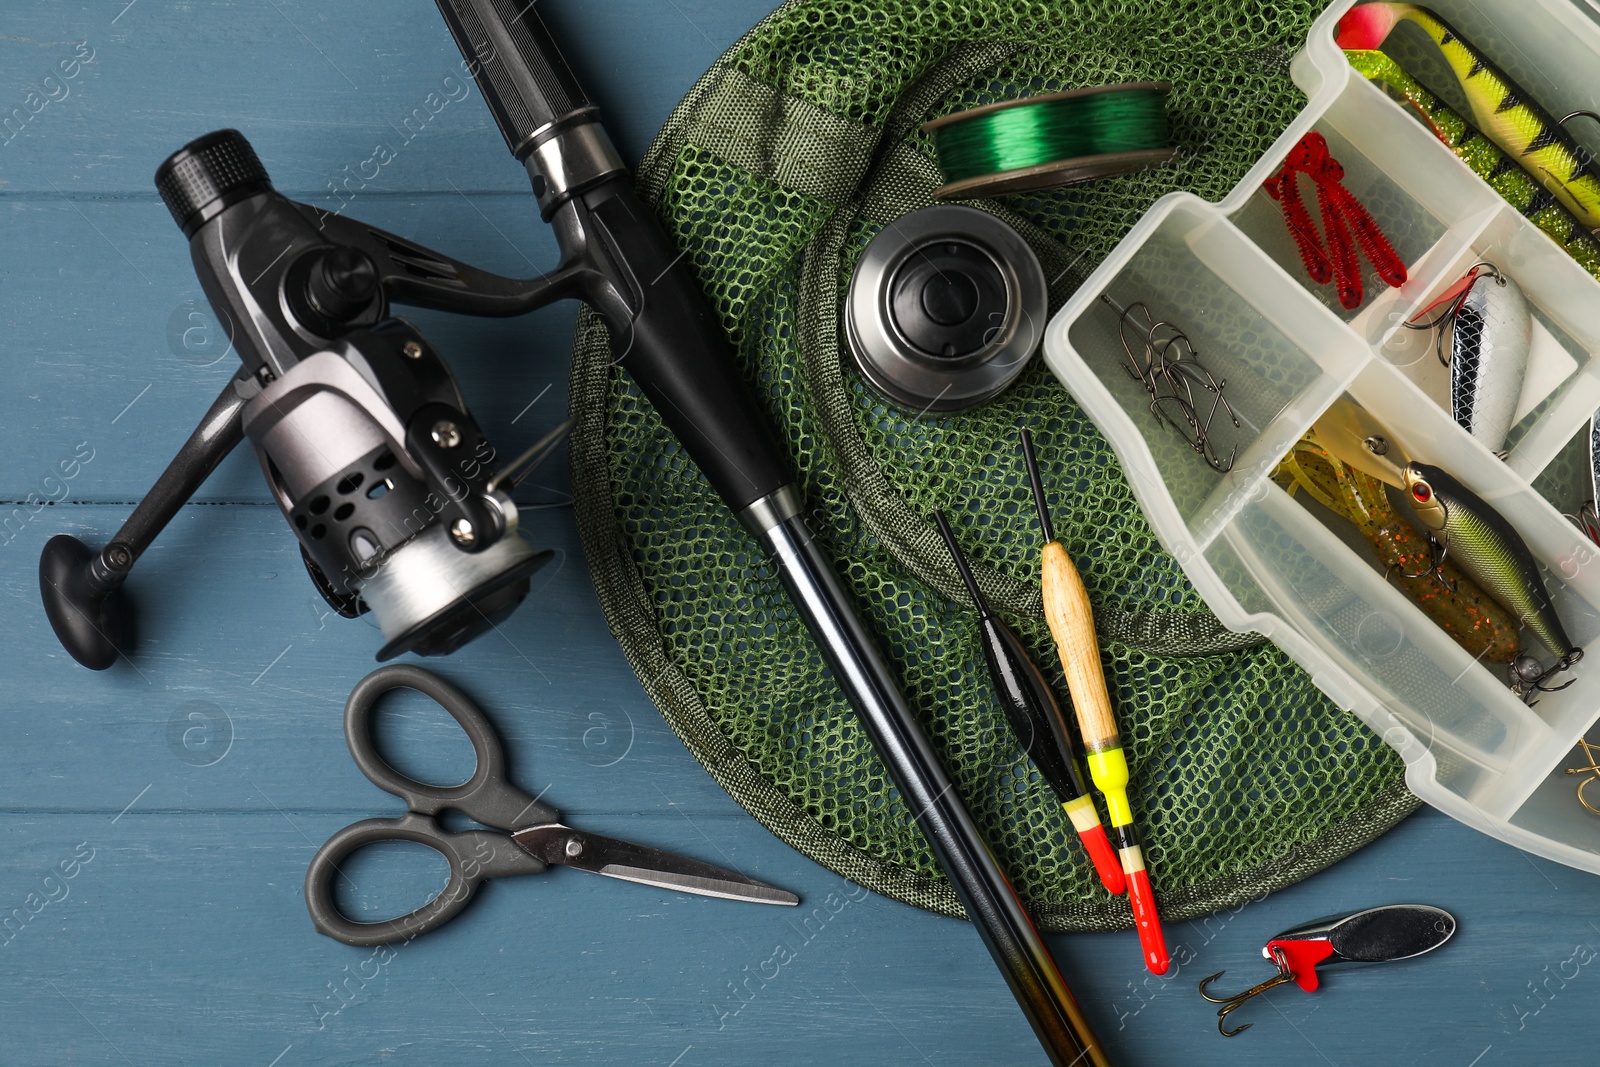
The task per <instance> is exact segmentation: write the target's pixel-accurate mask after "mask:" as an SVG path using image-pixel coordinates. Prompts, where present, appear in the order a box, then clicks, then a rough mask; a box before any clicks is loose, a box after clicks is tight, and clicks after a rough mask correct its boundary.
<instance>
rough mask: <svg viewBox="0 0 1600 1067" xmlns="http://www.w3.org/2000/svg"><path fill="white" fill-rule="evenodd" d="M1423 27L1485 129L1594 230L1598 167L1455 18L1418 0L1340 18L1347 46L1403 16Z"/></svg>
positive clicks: (1368, 41)
mask: <svg viewBox="0 0 1600 1067" xmlns="http://www.w3.org/2000/svg"><path fill="white" fill-rule="evenodd" d="M1402 21H1404V22H1412V23H1415V24H1416V25H1417V26H1419V27H1421V28H1422V30H1423V32H1425V33H1426V34H1427V35H1428V36H1429V38H1431V39H1432V40H1433V43H1434V44H1436V45H1438V46H1439V50H1440V51H1441V52H1442V53H1443V54H1444V58H1445V61H1446V62H1448V63H1449V64H1450V69H1451V70H1452V71H1454V72H1455V76H1456V80H1457V81H1458V82H1460V84H1461V88H1462V90H1463V91H1464V92H1465V93H1466V95H1467V101H1468V103H1470V104H1471V106H1472V116H1473V120H1474V122H1475V124H1476V125H1477V127H1478V128H1479V129H1480V130H1482V131H1483V133H1484V135H1485V136H1487V137H1488V138H1489V139H1490V140H1492V141H1493V142H1494V143H1495V144H1497V145H1499V146H1500V147H1501V148H1502V149H1504V150H1505V152H1506V153H1507V154H1508V155H1510V156H1511V157H1512V158H1513V159H1515V160H1517V161H1518V162H1519V163H1520V164H1521V165H1522V166H1523V167H1524V168H1525V169H1526V170H1527V171H1528V172H1529V173H1531V174H1532V175H1534V177H1536V178H1538V179H1539V181H1540V183H1541V184H1543V185H1544V187H1545V188H1546V189H1548V190H1549V191H1550V192H1551V193H1552V194H1553V195H1554V196H1555V197H1556V198H1557V199H1558V200H1559V201H1560V202H1561V204H1562V205H1563V206H1565V207H1566V208H1567V210H1569V211H1571V212H1572V213H1573V214H1574V215H1576V216H1577V217H1578V221H1580V222H1581V223H1583V225H1584V226H1585V227H1587V228H1588V229H1591V230H1593V229H1597V228H1600V171H1597V170H1596V169H1595V167H1594V166H1593V165H1592V164H1591V162H1590V159H1589V156H1588V154H1587V153H1586V152H1584V150H1583V149H1582V148H1581V147H1579V146H1578V144H1577V142H1576V141H1574V140H1573V139H1572V138H1571V137H1569V136H1568V135H1567V133H1566V131H1565V130H1563V129H1562V127H1561V124H1560V123H1559V122H1557V121H1556V120H1555V119H1554V118H1553V117H1552V116H1551V115H1550V113H1549V112H1547V111H1545V110H1544V108H1542V107H1540V106H1539V105H1538V103H1537V102H1535V101H1534V100H1533V99H1532V98H1530V97H1529V96H1528V94H1527V93H1525V92H1524V91H1523V90H1522V89H1520V88H1519V87H1518V86H1517V84H1516V83H1515V82H1513V81H1512V80H1511V79H1510V78H1509V77H1507V76H1506V74H1505V73H1504V72H1503V71H1502V70H1500V68H1499V67H1497V66H1495V65H1494V64H1493V63H1492V62H1490V61H1489V59H1488V57H1487V56H1485V55H1484V54H1483V53H1482V52H1480V51H1478V50H1477V49H1476V48H1474V47H1473V46H1472V45H1471V44H1469V43H1467V42H1466V41H1464V40H1462V38H1461V35H1460V34H1458V33H1456V32H1455V30H1453V29H1451V28H1450V24H1449V23H1447V22H1445V21H1444V20H1443V19H1441V18H1440V17H1439V16H1438V15H1435V14H1434V13H1433V12H1432V11H1429V10H1428V9H1427V8H1425V7H1419V6H1417V5H1416V4H1386V3H1378V4H1361V5H1360V6H1358V7H1354V8H1351V9H1350V12H1349V13H1348V14H1346V15H1345V17H1344V18H1342V19H1340V20H1339V29H1338V31H1337V37H1338V42H1339V47H1340V48H1344V49H1376V48H1378V47H1379V46H1380V45H1382V44H1383V42H1384V40H1385V39H1386V38H1387V37H1388V36H1389V33H1390V31H1391V30H1393V29H1394V27H1395V26H1396V25H1398V24H1399V23H1400V22H1402Z"/></svg>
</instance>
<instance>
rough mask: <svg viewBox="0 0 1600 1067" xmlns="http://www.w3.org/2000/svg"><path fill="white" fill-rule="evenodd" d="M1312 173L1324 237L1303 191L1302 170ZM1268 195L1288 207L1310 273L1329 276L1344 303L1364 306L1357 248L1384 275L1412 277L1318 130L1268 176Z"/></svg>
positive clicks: (1391, 280)
mask: <svg viewBox="0 0 1600 1067" xmlns="http://www.w3.org/2000/svg"><path fill="white" fill-rule="evenodd" d="M1301 174H1304V175H1306V176H1307V177H1309V178H1310V179H1311V180H1312V182H1313V183H1315V185H1316V187H1317V209H1318V211H1319V212H1320V213H1321V215H1322V230H1323V233H1324V234H1326V238H1325V240H1326V245H1327V247H1326V249H1324V247H1323V245H1324V237H1323V236H1321V235H1319V234H1318V232H1317V227H1316V224H1315V223H1313V222H1312V221H1311V213H1310V212H1309V211H1307V210H1306V205H1305V201H1304V200H1302V199H1301V196H1300V183H1299V176H1300V175H1301ZM1266 190H1267V195H1268V196H1270V197H1272V199H1274V200H1276V201H1277V202H1278V205H1279V206H1280V207H1282V208H1283V219H1284V222H1286V223H1287V224H1288V226H1289V233H1290V235H1291V236H1292V237H1293V238H1294V242H1295V245H1296V247H1298V248H1299V250H1300V261H1301V262H1302V263H1304V264H1305V267H1306V273H1307V274H1309V275H1311V280H1312V281H1314V282H1316V283H1317V284H1318V285H1322V284H1325V283H1327V282H1329V281H1332V282H1333V283H1334V289H1335V291H1336V292H1337V293H1338V294H1339V303H1340V304H1342V305H1343V306H1344V307H1345V308H1346V309H1348V310H1351V311H1354V310H1355V309H1356V308H1358V307H1360V306H1361V301H1362V299H1363V298H1364V296H1365V291H1364V289H1363V287H1362V284H1361V264H1360V260H1359V258H1358V257H1357V249H1358V248H1359V250H1360V253H1361V254H1362V255H1364V256H1366V257H1367V260H1368V261H1369V262H1370V263H1371V264H1372V266H1373V269H1374V270H1376V271H1377V272H1378V277H1380V278H1382V279H1383V280H1384V281H1385V282H1387V283H1388V284H1389V285H1392V286H1401V285H1404V284H1405V282H1406V265H1405V264H1404V263H1403V262H1401V260H1400V257H1399V256H1398V255H1396V254H1395V250H1394V246H1392V245H1391V244H1389V239H1388V238H1387V237H1385V236H1384V235H1383V231H1382V230H1381V229H1379V228H1378V224H1377V222H1376V221H1374V220H1373V218H1372V215H1371V214H1370V213H1369V212H1368V211H1367V209H1366V208H1365V207H1363V206H1362V204H1361V201H1359V200H1357V199H1356V197H1355V194H1354V193H1352V192H1351V191H1350V190H1349V189H1346V188H1345V187H1344V168H1343V167H1342V166H1340V165H1339V161H1338V160H1337V159H1334V158H1333V157H1332V156H1331V155H1329V154H1328V141H1327V139H1326V138H1324V137H1323V136H1322V134H1320V133H1318V132H1317V131H1315V130H1312V131H1311V132H1310V133H1308V134H1306V135H1305V136H1304V137H1302V138H1300V143H1299V144H1297V145H1295V146H1294V148H1293V149H1292V150H1291V151H1290V152H1289V155H1288V158H1286V159H1285V160H1284V161H1283V166H1282V168H1280V169H1279V171H1278V172H1277V173H1276V174H1274V175H1273V176H1272V177H1270V178H1268V179H1267V181H1266Z"/></svg>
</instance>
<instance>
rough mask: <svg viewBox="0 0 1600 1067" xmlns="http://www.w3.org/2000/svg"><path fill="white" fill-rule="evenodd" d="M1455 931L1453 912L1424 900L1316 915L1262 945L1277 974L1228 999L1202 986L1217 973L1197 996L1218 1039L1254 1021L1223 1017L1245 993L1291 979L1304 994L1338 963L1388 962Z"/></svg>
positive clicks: (1426, 947) (1430, 945)
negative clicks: (1210, 1009)
mask: <svg viewBox="0 0 1600 1067" xmlns="http://www.w3.org/2000/svg"><path fill="white" fill-rule="evenodd" d="M1455 932H1456V920H1455V916H1453V915H1451V914H1450V913H1449V912H1447V911H1444V910H1443V909H1440V908H1435V907H1432V906H1431V905H1427V904H1386V905H1384V906H1382V907H1378V908H1367V909H1366V910H1365V911H1358V912H1355V913H1354V914H1350V915H1338V916H1333V917H1330V918H1326V919H1318V920H1316V921H1314V922H1309V923H1307V924H1305V925H1304V926H1297V927H1295V928H1294V929H1292V930H1285V931H1284V932H1283V933H1281V934H1279V935H1278V936H1277V937H1274V938H1273V939H1272V940H1270V941H1268V942H1267V943H1266V946H1265V947H1263V948H1262V950H1261V955H1262V956H1264V957H1266V958H1267V959H1268V960H1269V961H1271V962H1272V963H1273V964H1274V965H1276V966H1277V968H1278V973H1277V974H1276V975H1274V976H1273V977H1271V978H1268V979H1267V980H1266V981H1265V982H1262V983H1261V984H1260V985H1256V986H1252V987H1251V988H1250V989H1247V990H1245V991H1244V992H1243V993H1240V994H1238V995H1237V996H1232V997H1214V996H1212V995H1211V994H1209V993H1207V992H1206V987H1207V986H1209V985H1210V984H1211V983H1212V982H1215V981H1216V980H1217V979H1218V978H1221V977H1222V976H1223V975H1224V974H1226V973H1227V972H1226V971H1218V972H1217V973H1216V974H1213V975H1211V976H1210V977H1208V978H1204V979H1202V980H1201V982H1200V995H1201V996H1202V997H1205V998H1206V999H1207V1000H1209V1001H1210V1002H1211V1003H1213V1004H1221V1005H1222V1007H1221V1009H1220V1010H1218V1012H1217V1030H1218V1031H1219V1032H1220V1033H1221V1034H1222V1036H1223V1037H1234V1036H1236V1035H1238V1034H1242V1033H1244V1032H1245V1031H1246V1030H1248V1029H1250V1027H1252V1026H1254V1025H1255V1024H1254V1023H1245V1024H1244V1025H1243V1026H1236V1027H1234V1028H1233V1029H1232V1030H1230V1029H1228V1027H1227V1019H1228V1015H1229V1014H1230V1013H1231V1012H1233V1011H1235V1010H1236V1009H1237V1008H1239V1006H1240V1005H1242V1004H1244V1002H1245V1001H1247V1000H1249V999H1250V998H1251V997H1255V996H1259V995H1261V994H1262V993H1265V992H1266V991H1267V990H1269V989H1273V988H1275V987H1277V986H1280V985H1284V984H1286V983H1289V982H1293V983H1295V984H1296V985H1298V986H1299V987H1300V988H1301V989H1304V990H1305V991H1306V992H1308V993H1311V992H1315V991H1316V989H1317V986H1318V985H1320V984H1321V981H1320V971H1321V970H1323V969H1326V968H1330V967H1337V966H1341V965H1361V964H1369V963H1393V962H1395V961H1397V960H1409V959H1412V958H1414V957H1417V956H1421V955H1422V954H1423V953H1426V952H1432V951H1433V950H1434V949H1436V948H1438V947H1439V946H1440V945H1442V944H1444V943H1445V942H1446V941H1448V940H1450V938H1451V937H1452V936H1454V935H1455Z"/></svg>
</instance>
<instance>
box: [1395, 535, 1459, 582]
mask: <svg viewBox="0 0 1600 1067" xmlns="http://www.w3.org/2000/svg"><path fill="white" fill-rule="evenodd" d="M1449 555H1450V546H1449V545H1441V544H1440V543H1439V539H1438V538H1437V537H1434V536H1433V535H1432V534H1429V535H1428V566H1427V567H1426V568H1425V569H1423V570H1420V571H1418V572H1417V573H1415V574H1407V573H1406V572H1405V571H1401V572H1400V577H1402V578H1404V579H1406V580H1407V581H1414V580H1416V579H1418V578H1426V577H1428V576H1429V575H1432V576H1433V577H1434V578H1435V579H1436V580H1437V581H1438V583H1439V584H1440V585H1442V586H1444V587H1445V588H1446V589H1447V590H1449V591H1450V592H1452V593H1454V592H1455V591H1456V583H1455V582H1454V581H1452V580H1451V579H1449V578H1446V577H1445V576H1444V561H1445V559H1446V557H1448V556H1449ZM1394 569H1395V568H1394V565H1393V564H1390V566H1389V570H1388V571H1385V572H1384V575H1383V576H1384V578H1385V580H1387V579H1388V577H1389V574H1390V572H1392V571H1393V570H1394Z"/></svg>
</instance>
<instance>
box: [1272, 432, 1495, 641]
mask: <svg viewBox="0 0 1600 1067" xmlns="http://www.w3.org/2000/svg"><path fill="white" fill-rule="evenodd" d="M1272 477H1273V480H1274V481H1276V482H1277V483H1278V484H1279V485H1281V486H1283V487H1284V488H1285V489H1287V490H1288V491H1289V492H1290V493H1291V494H1292V493H1294V492H1295V491H1296V490H1297V489H1304V490H1305V491H1306V492H1308V493H1309V494H1310V495H1311V497H1312V498H1313V499H1315V500H1316V501H1317V502H1318V503H1320V504H1322V505H1323V506H1324V507H1326V508H1327V509H1328V510H1330V511H1332V512H1334V513H1335V514H1337V515H1340V516H1342V517H1344V518H1346V519H1348V520H1350V521H1351V522H1352V523H1354V524H1355V525H1356V528H1357V529H1359V530H1360V531H1361V533H1362V535H1363V536H1364V537H1366V539H1367V541H1368V542H1369V543H1371V545H1372V551H1373V554H1374V555H1376V556H1377V558H1378V562H1380V563H1382V564H1383V566H1384V568H1385V573H1386V574H1387V575H1388V576H1389V577H1390V578H1391V579H1393V580H1394V581H1395V582H1396V584H1398V586H1399V587H1400V590H1401V591H1402V592H1404V593H1405V594H1406V596H1408V597H1409V598H1410V599H1411V601H1412V602H1413V603H1415V604H1416V605H1417V607H1418V608H1420V609H1422V611H1423V613H1424V614H1426V615H1427V616H1428V618H1430V619H1431V620H1433V622H1434V623H1435V624H1437V625H1438V627H1439V628H1440V629H1442V630H1443V631H1444V632H1445V633H1447V634H1449V635H1450V637H1451V639H1452V640H1454V641H1455V642H1456V644H1458V645H1460V646H1461V647H1462V648H1464V649H1466V650H1467V652H1468V653H1470V654H1471V655H1472V657H1473V658H1474V659H1478V660H1482V661H1484V662H1485V663H1510V662H1511V661H1512V660H1514V659H1515V658H1516V656H1517V654H1518V653H1519V652H1521V651H1522V642H1521V640H1520V638H1519V637H1518V635H1517V623H1516V620H1515V619H1513V618H1512V617H1511V616H1510V615H1509V614H1507V613H1506V610H1505V609H1504V608H1502V607H1501V606H1500V605H1499V604H1496V603H1495V602H1494V600H1492V599H1491V598H1490V597H1489V596H1488V595H1487V594H1486V593H1484V591H1483V590H1482V589H1479V588H1478V586H1477V585H1476V584H1475V583H1474V582H1473V581H1472V580H1471V579H1470V578H1468V577H1467V576H1466V575H1464V574H1462V573H1461V571H1460V570H1459V569H1458V568H1457V567H1456V565H1455V564H1454V563H1452V562H1450V561H1449V560H1448V559H1446V560H1443V561H1440V562H1439V563H1438V567H1437V569H1435V567H1434V562H1433V551H1432V547H1431V546H1430V545H1429V544H1428V541H1427V540H1426V538H1424V537H1423V535H1422V534H1421V533H1419V532H1418V531H1417V529H1416V527H1414V526H1412V525H1411V523H1409V522H1407V521H1406V520H1405V519H1404V518H1403V517H1402V516H1401V515H1400V514H1399V513H1398V512H1397V511H1395V509H1394V507H1393V505H1391V504H1390V503H1389V496H1388V494H1387V493H1386V492H1385V491H1384V487H1383V483H1382V482H1380V481H1379V480H1378V479H1376V478H1374V477H1372V476H1371V475H1370V474H1366V473H1364V472H1362V471H1359V470H1355V469H1354V468H1352V467H1349V466H1346V465H1345V464H1344V463H1342V462H1340V461H1339V460H1338V459H1337V458H1335V457H1334V456H1332V455H1330V454H1329V453H1328V451H1327V449H1325V448H1324V447H1323V446H1322V443H1321V442H1320V441H1319V440H1318V439H1317V435H1316V432H1315V431H1312V432H1309V433H1307V434H1306V435H1305V436H1304V437H1302V438H1301V439H1300V440H1299V441H1298V442H1297V443H1296V444H1295V446H1294V448H1293V449H1291V450H1290V451H1289V454H1288V455H1286V456H1285V457H1284V458H1283V461H1282V462H1281V463H1280V464H1279V465H1278V469H1277V470H1276V471H1274V472H1273V475H1272Z"/></svg>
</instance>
